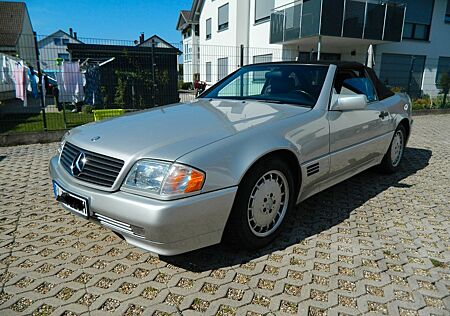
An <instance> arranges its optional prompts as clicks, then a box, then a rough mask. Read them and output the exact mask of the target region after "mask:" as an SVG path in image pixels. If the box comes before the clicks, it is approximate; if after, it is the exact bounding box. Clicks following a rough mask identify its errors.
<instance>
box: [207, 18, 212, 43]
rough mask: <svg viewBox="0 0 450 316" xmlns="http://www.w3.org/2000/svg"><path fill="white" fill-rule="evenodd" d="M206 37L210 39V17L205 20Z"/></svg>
mask: <svg viewBox="0 0 450 316" xmlns="http://www.w3.org/2000/svg"><path fill="white" fill-rule="evenodd" d="M206 39H207V40H209V39H211V19H207V20H206Z"/></svg>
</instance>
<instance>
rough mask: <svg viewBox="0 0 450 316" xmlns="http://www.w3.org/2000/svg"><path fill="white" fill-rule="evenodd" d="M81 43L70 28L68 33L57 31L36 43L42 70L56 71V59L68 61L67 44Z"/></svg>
mask: <svg viewBox="0 0 450 316" xmlns="http://www.w3.org/2000/svg"><path fill="white" fill-rule="evenodd" d="M69 43H70V44H80V43H82V42H81V41H80V40H79V39H78V37H77V33H76V32H73V30H72V29H71V28H70V29H69V33H66V32H64V31H62V30H58V31H56V32H55V33H53V34H50V35H48V36H46V37H44V38H42V39H40V40H39V41H38V48H39V59H40V62H41V67H42V69H43V70H47V71H50V70H55V69H58V63H57V60H58V59H62V60H70V55H69V52H68V51H67V44H69Z"/></svg>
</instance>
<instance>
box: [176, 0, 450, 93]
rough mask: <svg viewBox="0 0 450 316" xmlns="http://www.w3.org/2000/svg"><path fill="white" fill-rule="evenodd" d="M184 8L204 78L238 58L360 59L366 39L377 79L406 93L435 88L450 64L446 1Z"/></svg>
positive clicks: (234, 2)
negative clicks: (196, 40) (196, 41)
mask: <svg viewBox="0 0 450 316" xmlns="http://www.w3.org/2000/svg"><path fill="white" fill-rule="evenodd" d="M189 12H190V13H189V14H187V13H185V12H184V11H182V12H181V13H180V18H179V20H178V27H177V29H179V30H180V31H181V34H182V37H183V38H184V36H185V35H184V34H185V33H186V31H185V30H186V29H187V28H183V27H180V25H183V23H181V22H180V20H182V17H187V16H189V19H186V21H187V22H186V24H189V23H191V25H194V26H195V25H198V26H199V30H198V33H197V34H198V36H197V38H198V37H199V44H198V45H199V46H200V59H199V62H198V65H197V67H200V68H199V72H200V74H201V76H200V79H201V80H202V81H206V82H208V83H210V84H213V83H215V82H216V81H217V80H219V79H221V78H223V77H224V76H226V75H227V74H229V73H230V72H232V71H234V70H235V69H237V68H238V67H240V66H241V62H242V63H243V64H248V63H258V62H266V61H280V60H300V61H308V60H311V59H314V60H315V59H317V58H318V56H319V57H320V59H321V60H326V59H338V60H349V61H359V62H362V63H366V62H367V59H368V53H367V52H368V48H369V46H370V45H373V48H374V58H373V59H374V61H375V65H374V69H375V70H376V71H377V73H378V74H379V75H380V77H381V79H382V80H383V81H385V82H386V83H387V84H388V85H390V86H398V87H401V88H403V89H404V90H406V91H408V92H410V93H411V94H412V95H413V96H419V95H421V94H422V93H427V94H430V95H432V96H434V95H436V94H437V93H438V92H439V90H438V88H437V86H436V82H437V81H438V79H439V77H440V75H441V74H442V73H445V72H448V71H449V70H450V41H449V40H448V38H449V35H448V34H450V0H427V1H424V0H387V1H379V0H303V1H294V2H293V1H292V0H249V1H239V0H193V5H192V8H191V11H189ZM183 42H184V39H183ZM241 45H242V46H243V50H241ZM183 53H184V55H189V54H190V50H189V47H187V49H186V47H185V46H184V45H183ZM184 67H186V62H185V63H184ZM192 67H195V66H192Z"/></svg>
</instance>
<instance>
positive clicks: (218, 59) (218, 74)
mask: <svg viewBox="0 0 450 316" xmlns="http://www.w3.org/2000/svg"><path fill="white" fill-rule="evenodd" d="M221 60H226V61H227V65H226V67H227V70H226V73H225V74H224V76H223V77H222V78H221V77H220V75H221V72H220V70H221V69H220V67H221V66H222V65H221V63H220V61H221ZM228 68H229V65H228V57H222V58H217V81H220V80H222V79H224V78H226V77H227V76H228V75H229V73H228Z"/></svg>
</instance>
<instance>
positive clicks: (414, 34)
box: [402, 22, 431, 41]
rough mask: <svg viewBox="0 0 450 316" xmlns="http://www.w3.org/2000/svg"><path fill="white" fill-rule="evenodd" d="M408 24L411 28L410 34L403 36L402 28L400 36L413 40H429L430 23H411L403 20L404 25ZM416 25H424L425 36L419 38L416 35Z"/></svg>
mask: <svg viewBox="0 0 450 316" xmlns="http://www.w3.org/2000/svg"><path fill="white" fill-rule="evenodd" d="M406 24H409V25H411V27H412V29H411V34H412V36H411V37H409V36H405V35H404V33H405V31H404V29H403V34H402V38H403V39H406V40H414V41H429V40H430V30H431V25H429V24H422V23H411V22H405V25H406ZM417 26H425V27H426V29H425V38H421V37H416V27H417Z"/></svg>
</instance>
